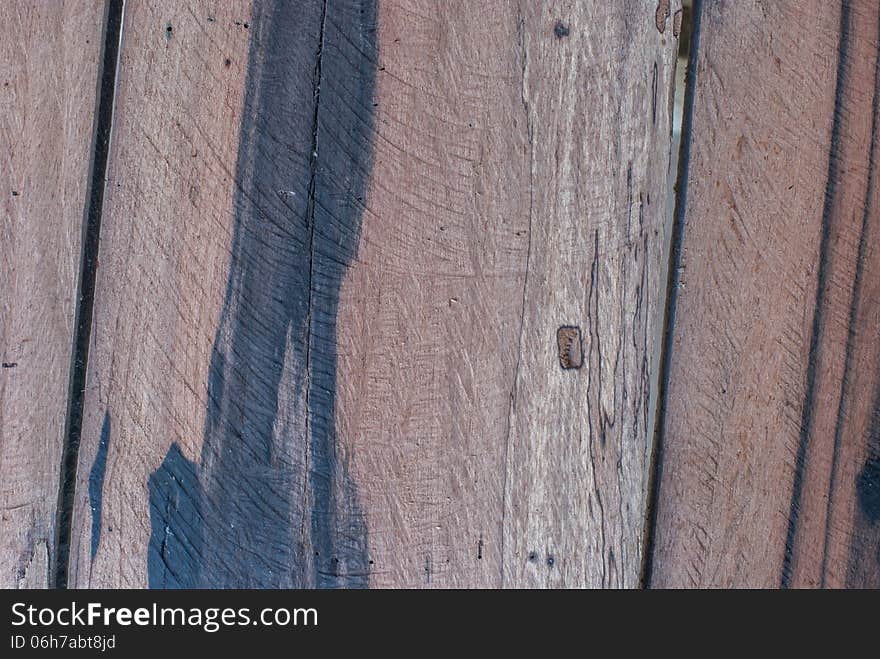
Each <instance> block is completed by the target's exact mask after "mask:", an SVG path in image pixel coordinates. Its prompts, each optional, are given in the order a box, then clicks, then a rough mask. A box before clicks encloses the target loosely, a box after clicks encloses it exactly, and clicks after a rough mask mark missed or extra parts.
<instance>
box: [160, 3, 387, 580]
mask: <svg viewBox="0 0 880 659" xmlns="http://www.w3.org/2000/svg"><path fill="white" fill-rule="evenodd" d="M376 21H377V9H376V2H375V0H347V1H344V2H343V1H340V0H329V1H327V2H323V3H322V2H320V1H309V2H302V3H272V4H268V5H266V6H262V5H261V6H260V7H259V8H258V9H257V15H255V17H254V18H253V21H252V23H251V24H250V25H251V26H252V27H253V28H254V29H253V30H252V34H253V36H252V42H251V51H250V54H249V64H248V82H247V94H246V98H245V107H244V111H243V119H242V130H241V135H242V138H241V145H240V149H239V158H238V165H237V174H236V176H237V185H236V189H237V191H238V192H237V198H236V200H235V207H236V209H237V210H236V218H235V228H234V235H233V242H232V256H231V262H230V268H229V279H228V283H227V292H226V299H225V302H224V308H223V311H222V314H221V319H220V323H219V327H218V331H217V335H216V340H215V344H214V351H213V355H212V360H211V366H210V380H209V383H208V391H209V396H208V400H209V404H208V409H207V418H206V423H205V438H204V444H203V449H202V454H201V459H200V463H199V465H198V466H196V465H193V464H192V463H189V462H188V461H186V459H185V458H184V457H183V456H182V454H181V453H180V451H179V449H177V447H176V446H173V447H172V448H171V450H170V451H169V453H168V455H167V456H166V459H165V462H163V464H162V466H161V467H160V469H159V470H157V471H156V472H155V473H154V474H153V475H152V476H151V478H150V511H151V520H152V519H153V518H155V521H152V528H153V535H152V536H151V539H150V548H149V553H150V560H149V572H150V579H149V581H150V585H151V586H157V585H164V586H165V587H168V584H181V585H198V586H200V587H207V588H212V587H249V588H260V587H264V588H265V587H360V586H366V585H367V584H368V577H369V569H370V568H369V561H368V558H367V546H366V525H365V521H364V515H363V513H362V511H361V508H360V504H359V501H358V494H357V488H356V486H355V483H354V482H353V480H352V478H351V477H350V475H349V469H348V464H347V460H346V458H345V457H344V456H342V455H340V454H339V451H338V449H337V442H336V429H335V396H336V394H335V392H336V361H337V355H336V345H335V336H336V316H337V305H338V296H339V288H340V285H341V283H342V279H343V277H344V275H345V272H346V269H347V266H348V263H350V262H351V260H352V258H353V257H354V256H355V254H356V253H357V247H358V239H359V233H360V223H361V215H362V212H363V205H362V201H361V200H362V199H363V198H364V195H365V190H366V186H367V180H368V177H369V173H370V171H371V167H372V139H373V121H374V120H373V91H374V83H375V74H376V42H375V39H376ZM303 408H304V409H303Z"/></svg>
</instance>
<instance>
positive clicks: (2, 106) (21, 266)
mask: <svg viewBox="0 0 880 659" xmlns="http://www.w3.org/2000/svg"><path fill="white" fill-rule="evenodd" d="M103 18H104V10H103V3H102V2H100V1H98V0H87V1H83V2H63V3H62V2H58V3H46V2H15V3H12V2H7V3H3V4H2V5H0V22H2V24H3V25H4V36H3V39H2V40H0V154H2V156H0V181H2V190H0V198H2V199H3V202H2V205H3V209H2V220H0V222H2V225H0V226H2V238H0V244H2V248H0V292H2V293H0V360H2V367H0V566H2V568H0V587H2V588H13V587H31V588H45V587H46V586H47V585H49V583H50V581H51V579H50V575H49V570H50V560H51V557H52V555H53V553H54V550H55V545H54V527H55V514H56V506H57V501H58V486H59V470H60V466H61V455H62V448H63V445H64V437H63V435H64V426H65V416H66V413H67V407H68V396H69V393H70V392H69V391H68V387H69V379H70V365H71V351H72V347H73V334H74V322H75V315H76V290H77V278H78V273H79V265H80V248H81V242H82V241H81V237H82V236H81V234H82V227H83V216H84V209H85V207H86V201H87V200H86V197H87V185H88V180H89V157H90V153H91V148H90V146H91V141H92V133H93V121H94V109H95V93H96V85H97V80H98V69H99V54H100V50H101V30H102V24H103Z"/></svg>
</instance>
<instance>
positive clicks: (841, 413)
mask: <svg viewBox="0 0 880 659" xmlns="http://www.w3.org/2000/svg"><path fill="white" fill-rule="evenodd" d="M877 28H878V44H880V22H878V25H877ZM871 117H872V119H871V140H870V144H869V146H868V177H867V181H866V184H865V199H864V203H863V209H862V226H861V229H860V231H859V245H858V251H857V253H856V271H855V276H854V279H853V291H852V297H851V299H850V307H849V322H848V327H847V334H846V349H845V356H844V366H843V378H842V381H841V384H840V399H839V402H838V405H837V419H836V420H835V423H834V451H833V453H832V458H831V477H830V479H829V484H828V501H827V503H826V508H825V544H824V549H823V551H822V572H821V575H822V576H821V584H820V585H821V586H822V587H824V586H825V575H826V571H827V566H828V547H829V545H830V543H831V524H830V522H831V514H832V511H833V508H834V494H835V492H836V490H837V465H838V463H839V461H840V445H841V442H842V439H843V426H844V421H845V420H846V418H847V415H848V403H849V396H850V393H851V392H850V373H851V372H852V368H853V358H854V355H855V342H856V323H857V320H858V311H859V307H860V306H861V301H862V282H863V277H864V273H865V265H866V263H865V261H866V258H865V255H866V253H867V248H868V226H869V223H870V219H871V216H872V212H873V203H872V201H873V198H874V182H875V180H876V179H875V165H876V159H875V158H874V152H875V150H876V148H877V123H878V119H880V47H878V48H877V56H876V58H875V60H874V94H873V97H872V100H871ZM869 445H870V441H869Z"/></svg>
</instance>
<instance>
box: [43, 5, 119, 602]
mask: <svg viewBox="0 0 880 659" xmlns="http://www.w3.org/2000/svg"><path fill="white" fill-rule="evenodd" d="M124 4H125V3H124V1H123V0H110V1H109V2H108V3H107V9H106V14H105V16H104V52H103V54H102V57H101V71H100V73H99V75H100V89H99V91H98V98H97V108H96V112H95V126H94V137H93V143H92V163H91V174H90V176H89V188H88V196H87V201H86V206H85V210H84V219H83V237H82V253H81V257H80V267H79V282H78V291H77V296H76V299H77V302H78V304H77V307H76V321H75V324H74V327H75V328H76V329H75V334H74V342H73V352H72V357H71V364H70V386H69V388H68V392H69V393H68V407H67V418H66V420H65V432H64V437H65V443H64V450H63V452H62V456H61V469H60V485H59V488H58V512H57V517H56V520H55V555H54V557H53V559H54V560H53V566H52V568H50V572H52V573H53V574H54V584H53V585H54V586H55V587H56V588H66V587H67V564H68V561H69V558H70V528H71V519H72V514H73V502H74V494H75V491H76V466H77V461H78V459H79V444H80V437H81V435H82V417H83V394H84V390H85V380H86V367H87V365H88V360H89V340H90V337H91V330H92V310H93V308H94V302H95V277H96V275H97V269H98V244H99V237H100V233H101V215H102V213H103V208H104V182H105V179H106V175H107V159H108V155H109V151H110V134H111V130H112V127H113V101H114V99H115V96H116V67H117V63H118V59H119V40H120V36H121V32H122V14H123V11H124Z"/></svg>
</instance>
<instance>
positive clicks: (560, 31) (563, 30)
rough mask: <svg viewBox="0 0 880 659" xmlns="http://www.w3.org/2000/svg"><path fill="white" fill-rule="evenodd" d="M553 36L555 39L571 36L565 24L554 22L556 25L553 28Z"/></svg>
mask: <svg viewBox="0 0 880 659" xmlns="http://www.w3.org/2000/svg"><path fill="white" fill-rule="evenodd" d="M553 34H555V35H556V38H557V39H564V38H565V37H567V36H568V35H569V34H571V31H570V30H569V28H568V26H567V25H566V24H565V23H563V22H562V21H556V25H554V26H553Z"/></svg>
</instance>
